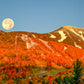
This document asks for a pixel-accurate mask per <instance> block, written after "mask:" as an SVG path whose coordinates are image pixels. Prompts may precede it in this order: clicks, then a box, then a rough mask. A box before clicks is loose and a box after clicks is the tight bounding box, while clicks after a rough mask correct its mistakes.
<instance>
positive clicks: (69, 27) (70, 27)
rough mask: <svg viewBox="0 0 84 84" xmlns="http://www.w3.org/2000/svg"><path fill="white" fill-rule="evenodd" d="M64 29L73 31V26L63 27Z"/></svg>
mask: <svg viewBox="0 0 84 84" xmlns="http://www.w3.org/2000/svg"><path fill="white" fill-rule="evenodd" d="M63 28H66V29H72V28H73V27H72V26H63Z"/></svg>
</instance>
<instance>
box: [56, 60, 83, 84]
mask: <svg viewBox="0 0 84 84" xmlns="http://www.w3.org/2000/svg"><path fill="white" fill-rule="evenodd" d="M81 64H82V62H81V61H80V60H78V59H77V60H76V62H74V63H73V65H74V71H73V73H72V75H70V76H69V75H68V74H66V75H65V77H64V78H63V79H62V77H61V75H60V76H59V77H58V78H56V79H55V81H56V82H57V83H58V84H79V83H80V78H81V76H82V65H81Z"/></svg>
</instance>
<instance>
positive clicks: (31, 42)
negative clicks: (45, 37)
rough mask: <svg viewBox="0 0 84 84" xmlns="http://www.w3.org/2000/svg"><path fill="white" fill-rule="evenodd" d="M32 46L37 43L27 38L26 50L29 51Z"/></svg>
mask: <svg viewBox="0 0 84 84" xmlns="http://www.w3.org/2000/svg"><path fill="white" fill-rule="evenodd" d="M34 45H37V43H35V42H34V41H33V40H32V39H31V38H29V39H28V41H27V42H26V46H27V49H30V48H31V47H33V46H34Z"/></svg>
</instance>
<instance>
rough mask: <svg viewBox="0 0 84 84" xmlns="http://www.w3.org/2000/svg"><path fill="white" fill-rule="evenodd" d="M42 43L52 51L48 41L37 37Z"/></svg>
mask: <svg viewBox="0 0 84 84" xmlns="http://www.w3.org/2000/svg"><path fill="white" fill-rule="evenodd" d="M39 40H40V41H41V42H42V43H44V44H45V45H46V46H47V47H48V48H49V49H50V50H51V51H52V52H53V53H54V51H53V50H52V48H51V47H50V46H49V45H48V42H47V41H44V40H42V39H39Z"/></svg>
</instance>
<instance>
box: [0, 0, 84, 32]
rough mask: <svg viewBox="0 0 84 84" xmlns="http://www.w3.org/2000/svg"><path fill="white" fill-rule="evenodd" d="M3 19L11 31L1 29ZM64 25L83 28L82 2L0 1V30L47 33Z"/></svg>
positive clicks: (51, 0) (65, 0)
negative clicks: (7, 19) (9, 20)
mask: <svg viewBox="0 0 84 84" xmlns="http://www.w3.org/2000/svg"><path fill="white" fill-rule="evenodd" d="M5 18H11V19H13V20H14V24H15V25H14V28H13V29H11V30H5V29H3V28H2V21H3V20H4V19H5ZM66 25H70V26H75V27H79V28H84V0H0V30H3V31H6V32H10V31H28V32H37V33H48V32H51V31H54V30H56V29H58V28H60V27H62V26H66Z"/></svg>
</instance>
